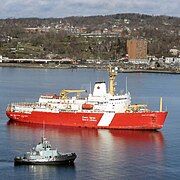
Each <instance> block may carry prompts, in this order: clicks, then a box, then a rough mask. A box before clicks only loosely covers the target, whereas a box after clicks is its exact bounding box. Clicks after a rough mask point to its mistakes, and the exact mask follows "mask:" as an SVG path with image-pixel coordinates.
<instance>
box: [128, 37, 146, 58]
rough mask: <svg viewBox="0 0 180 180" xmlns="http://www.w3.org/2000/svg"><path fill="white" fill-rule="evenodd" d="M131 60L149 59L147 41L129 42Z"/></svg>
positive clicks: (135, 40)
mask: <svg viewBox="0 0 180 180" xmlns="http://www.w3.org/2000/svg"><path fill="white" fill-rule="evenodd" d="M127 51H128V56H129V59H146V58H147V41H146V40H143V39H131V40H128V41H127Z"/></svg>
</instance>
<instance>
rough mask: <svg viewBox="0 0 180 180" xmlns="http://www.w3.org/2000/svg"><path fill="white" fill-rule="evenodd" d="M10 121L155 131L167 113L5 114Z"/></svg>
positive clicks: (162, 122)
mask: <svg viewBox="0 0 180 180" xmlns="http://www.w3.org/2000/svg"><path fill="white" fill-rule="evenodd" d="M6 114H7V116H8V117H9V118H10V120H11V121H15V122H22V123H34V124H43V123H44V124H46V125H55V126H68V127H86V128H106V129H142V130H156V129H161V128H162V127H163V125H164V122H165V119H166V116H167V112H156V111H154V112H135V113H92V112H91V113H85V112H76V113H74V112H59V113H51V112H35V111H33V112H31V113H30V114H28V113H22V112H21V113H18V112H11V111H7V112H6Z"/></svg>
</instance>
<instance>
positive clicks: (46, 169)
mask: <svg viewBox="0 0 180 180" xmlns="http://www.w3.org/2000/svg"><path fill="white" fill-rule="evenodd" d="M14 170H15V171H17V172H18V171H20V172H23V171H24V172H27V173H28V177H29V178H30V177H31V176H33V177H36V179H56V178H57V177H59V178H60V177H66V178H67V179H76V171H75V166H45V165H30V166H15V167H14Z"/></svg>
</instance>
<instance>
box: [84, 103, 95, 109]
mask: <svg viewBox="0 0 180 180" xmlns="http://www.w3.org/2000/svg"><path fill="white" fill-rule="evenodd" d="M82 109H87V110H91V109H93V104H87V103H84V104H82Z"/></svg>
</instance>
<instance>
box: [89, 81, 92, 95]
mask: <svg viewBox="0 0 180 180" xmlns="http://www.w3.org/2000/svg"><path fill="white" fill-rule="evenodd" d="M89 88H90V89H89V90H90V92H89V93H90V94H91V91H92V89H91V81H90V87H89Z"/></svg>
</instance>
